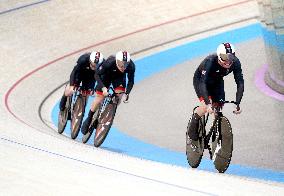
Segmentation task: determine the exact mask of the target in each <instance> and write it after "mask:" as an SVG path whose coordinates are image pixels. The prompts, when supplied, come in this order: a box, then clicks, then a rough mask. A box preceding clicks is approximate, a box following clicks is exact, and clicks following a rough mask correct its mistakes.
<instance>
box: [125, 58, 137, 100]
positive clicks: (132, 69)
mask: <svg viewBox="0 0 284 196" xmlns="http://www.w3.org/2000/svg"><path fill="white" fill-rule="evenodd" d="M129 66H130V69H129V72H128V74H127V78H128V83H127V87H126V94H129V93H130V92H131V90H132V88H133V86H134V76H135V64H134V63H133V61H132V60H130V65H129Z"/></svg>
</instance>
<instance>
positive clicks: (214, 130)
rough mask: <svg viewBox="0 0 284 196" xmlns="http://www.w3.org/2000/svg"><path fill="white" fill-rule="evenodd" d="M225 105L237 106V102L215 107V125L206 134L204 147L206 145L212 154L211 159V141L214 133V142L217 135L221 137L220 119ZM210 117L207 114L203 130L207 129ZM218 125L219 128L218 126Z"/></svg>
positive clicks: (220, 103)
mask: <svg viewBox="0 0 284 196" xmlns="http://www.w3.org/2000/svg"><path fill="white" fill-rule="evenodd" d="M225 103H233V104H236V102H234V101H220V102H219V103H217V104H216V106H214V107H213V111H214V120H213V123H212V125H211V127H210V130H209V132H208V133H207V134H206V132H205V139H204V143H205V144H204V145H205V149H208V151H209V154H210V158H211V159H212V151H211V148H210V146H209V140H210V138H211V136H212V133H214V135H213V136H212V137H213V138H212V140H215V139H216V138H215V137H216V134H218V135H221V134H220V126H221V121H220V118H221V117H223V112H222V109H223V106H224V104H225ZM208 117H209V114H208V113H207V115H206V119H205V120H204V124H203V126H204V127H203V128H204V130H205V127H206V124H207V122H208ZM216 123H218V124H217V126H216Z"/></svg>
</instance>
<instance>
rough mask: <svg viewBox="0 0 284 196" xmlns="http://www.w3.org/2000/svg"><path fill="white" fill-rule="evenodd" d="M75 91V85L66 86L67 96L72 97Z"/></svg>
mask: <svg viewBox="0 0 284 196" xmlns="http://www.w3.org/2000/svg"><path fill="white" fill-rule="evenodd" d="M73 93H74V86H70V85H67V86H66V88H65V93H64V94H65V96H67V97H70V96H71V95H72V94H73Z"/></svg>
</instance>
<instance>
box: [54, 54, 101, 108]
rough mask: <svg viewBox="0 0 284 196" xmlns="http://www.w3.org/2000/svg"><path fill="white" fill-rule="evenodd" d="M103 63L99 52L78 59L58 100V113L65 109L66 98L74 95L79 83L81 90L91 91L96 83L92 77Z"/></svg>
mask: <svg viewBox="0 0 284 196" xmlns="http://www.w3.org/2000/svg"><path fill="white" fill-rule="evenodd" d="M103 61H104V56H103V54H102V53H101V52H99V51H93V52H89V53H85V54H83V55H81V56H80V57H79V58H78V60H77V64H76V66H74V68H73V70H72V72H71V74H70V80H69V84H67V85H66V87H65V90H64V94H63V96H62V98H61V100H60V104H59V108H60V111H63V110H64V109H65V104H66V101H67V97H69V96H71V95H72V94H73V93H74V91H75V90H76V88H78V87H79V85H80V83H81V82H82V89H83V90H89V91H93V89H94V86H95V83H96V80H95V77H94V75H95V73H96V70H97V69H98V67H99V66H100V65H101V64H102V63H103Z"/></svg>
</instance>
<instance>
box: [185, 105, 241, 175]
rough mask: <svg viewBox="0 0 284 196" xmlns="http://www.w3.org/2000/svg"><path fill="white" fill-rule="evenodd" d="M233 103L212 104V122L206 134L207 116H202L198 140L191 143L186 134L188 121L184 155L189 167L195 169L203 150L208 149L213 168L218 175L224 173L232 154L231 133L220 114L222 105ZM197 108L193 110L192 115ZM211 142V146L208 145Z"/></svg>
mask: <svg viewBox="0 0 284 196" xmlns="http://www.w3.org/2000/svg"><path fill="white" fill-rule="evenodd" d="M227 103H233V104H236V103H235V102H234V101H220V102H218V103H217V104H213V105H214V106H213V110H214V120H213V123H212V126H211V127H210V130H209V132H208V133H206V124H207V122H208V117H209V114H208V113H207V114H206V115H203V116H202V117H201V118H200V120H199V123H198V124H199V127H198V135H199V137H198V140H197V142H192V140H191V139H190V137H189V134H188V131H189V130H188V127H189V125H190V122H191V119H190V120H189V123H188V126H187V132H186V155H187V160H188V163H189V165H190V166H191V167H192V168H197V167H198V166H199V164H200V162H201V159H202V156H203V152H204V149H208V151H209V155H210V159H211V160H213V163H214V166H215V168H216V169H217V170H218V172H219V173H224V172H225V171H226V170H227V169H228V167H229V165H230V161H231V158H232V152H233V132H232V127H231V124H230V121H229V120H228V118H226V117H225V116H224V115H223V113H222V107H223V105H224V104H227ZM197 107H198V106H196V107H195V108H194V109H193V113H194V111H195V110H196V108H197ZM210 140H211V145H209V143H210Z"/></svg>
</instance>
